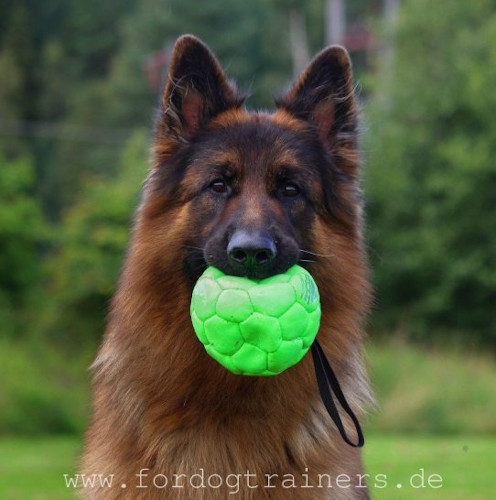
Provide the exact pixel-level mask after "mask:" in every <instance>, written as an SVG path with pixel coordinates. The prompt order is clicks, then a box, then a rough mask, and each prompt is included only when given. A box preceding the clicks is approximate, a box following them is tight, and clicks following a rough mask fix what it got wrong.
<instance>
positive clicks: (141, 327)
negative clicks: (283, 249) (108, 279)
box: [81, 37, 370, 500]
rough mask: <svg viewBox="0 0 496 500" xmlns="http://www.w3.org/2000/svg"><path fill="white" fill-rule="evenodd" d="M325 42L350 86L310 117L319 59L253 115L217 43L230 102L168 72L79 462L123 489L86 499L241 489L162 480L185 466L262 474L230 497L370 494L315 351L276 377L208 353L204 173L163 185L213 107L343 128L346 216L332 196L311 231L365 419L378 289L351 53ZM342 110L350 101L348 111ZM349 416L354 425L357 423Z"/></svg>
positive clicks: (303, 125)
mask: <svg viewBox="0 0 496 500" xmlns="http://www.w3.org/2000/svg"><path fill="white" fill-rule="evenodd" d="M198 44H200V42H199V41H198V40H196V39H194V38H193V37H183V38H181V39H180V40H179V41H178V43H177V45H176V48H175V53H174V59H173V61H172V64H171V68H170V74H171V75H174V71H176V70H177V68H178V67H179V66H180V65H181V64H182V61H183V59H184V57H185V56H184V53H185V52H187V51H188V50H193V49H195V48H196V49H197V48H198ZM196 49H195V50H196ZM205 50H206V49H205ZM327 51H331V52H328V53H326V54H324V55H323V56H322V54H321V56H320V57H321V59H322V57H325V58H328V59H329V58H330V60H332V61H334V64H336V65H338V66H339V67H343V68H345V69H344V71H341V72H337V74H339V77H340V79H338V80H339V81H338V80H337V89H338V90H339V92H341V94H340V95H338V96H337V98H335V99H333V97H332V95H331V96H330V97H329V98H328V99H324V100H319V102H318V103H317V105H316V106H313V107H312V106H310V107H311V108H312V109H313V114H312V115H311V116H303V115H301V114H299V111H298V103H297V100H298V96H299V95H300V97H301V94H302V92H303V90H304V89H303V87H304V86H305V82H306V80H307V76H308V72H310V73H311V72H312V69H311V67H310V68H309V70H307V73H306V74H303V75H302V76H301V78H300V79H299V81H298V82H297V83H296V85H295V86H294V87H293V89H292V90H291V91H290V92H289V93H288V94H287V95H286V96H285V97H284V98H283V99H282V100H281V101H279V102H278V109H277V111H276V112H275V113H273V114H267V113H253V112H248V111H246V109H245V108H244V107H243V105H242V99H240V98H239V96H238V95H237V94H236V92H235V91H234V90H233V87H232V86H231V84H229V83H228V82H227V81H226V80H224V77H223V74H222V72H221V69H220V67H219V66H218V63H217V62H216V61H215V59H213V56H211V55H210V53H208V56H206V57H211V58H212V59H211V60H210V61H209V63H210V65H211V67H213V68H214V69H215V72H216V74H215V75H214V77H215V78H217V79H218V80H219V81H220V82H221V85H223V86H224V89H223V90H224V96H225V100H224V101H223V102H222V103H221V104H222V106H223V107H224V109H220V111H219V110H217V111H215V113H214V112H213V111H212V110H210V109H207V106H206V104H205V103H201V102H200V103H198V102H197V101H198V99H201V95H196V94H195V88H194V87H189V88H188V87H187V85H186V84H185V87H184V89H181V85H182V83H184V82H178V81H174V80H173V79H171V78H170V79H169V82H168V85H167V88H166V90H165V92H164V96H165V97H164V102H163V106H162V111H161V116H160V117H159V120H158V125H157V132H156V140H155V144H154V149H153V167H152V170H151V172H150V176H149V179H148V181H147V183H146V185H145V188H144V193H143V199H142V203H141V205H140V207H139V209H138V212H137V215H136V219H135V224H134V230H133V234H132V238H131V242H130V245H129V250H128V254H127V257H126V261H125V265H124V269H123V273H122V276H121V278H120V282H119V287H118V291H117V293H116V295H115V297H114V299H113V303H112V309H111V313H110V317H109V323H108V328H107V331H106V334H105V338H104V341H103V343H102V346H101V348H100V351H99V353H98V356H97V358H96V360H95V362H94V364H93V366H92V370H93V376H94V379H93V391H94V393H93V394H94V396H93V409H94V412H93V418H92V422H91V425H90V427H89V429H88V431H87V434H86V438H85V446H84V454H83V458H82V467H81V472H82V473H84V474H86V475H91V474H101V475H110V474H112V475H113V486H112V487H111V488H106V487H103V488H85V489H84V490H81V494H82V496H83V497H84V498H88V499H89V498H97V499H100V498H101V499H114V498H116V499H117V498H119V499H121V498H122V499H127V498H129V499H132V498H149V499H155V498H178V499H187V498H203V499H218V498H229V497H230V496H231V495H229V494H228V493H229V492H230V491H232V490H230V489H229V488H228V487H227V486H225V485H224V486H223V487H221V488H212V487H206V488H198V489H194V488H192V487H188V486H187V485H186V484H187V482H186V480H185V482H184V484H185V486H184V487H183V488H172V487H171V486H170V484H169V486H168V487H165V488H157V487H154V486H153V484H152V478H153V477H154V476H155V475H161V474H163V475H165V476H167V477H168V478H169V481H172V477H173V475H174V474H186V475H187V476H188V477H189V476H191V475H192V474H197V473H199V472H200V471H201V470H203V471H204V475H205V476H206V477H207V476H209V475H211V474H219V475H220V476H221V477H222V478H225V477H226V476H228V475H229V474H244V473H246V472H247V471H249V472H250V473H253V474H255V475H256V479H255V478H254V477H253V476H252V479H251V483H250V484H252V485H253V484H254V483H255V482H256V483H258V484H259V487H258V488H250V487H248V485H247V484H246V481H245V480H242V481H241V484H240V490H239V492H238V493H237V495H232V496H233V497H235V498H240V499H243V500H244V499H263V498H270V499H287V498H295V499H306V498H308V499H319V498H336V499H341V498H343V499H352V498H353V499H355V498H368V494H367V490H366V488H365V487H356V486H361V485H365V483H366V480H365V478H362V479H360V477H359V476H360V475H361V474H363V473H364V472H363V470H362V464H361V457H360V452H359V451H358V450H357V449H354V448H351V447H350V446H348V445H347V444H346V443H344V442H343V440H342V439H341V437H340V436H339V434H338V432H337V430H336V428H335V426H334V424H333V422H332V421H331V419H330V418H329V416H328V415H327V413H326V410H325V408H324V406H323V404H322V402H321V398H320V395H319V393H318V389H317V384H316V380H315V375H314V369H313V362H312V359H311V356H310V354H308V355H307V356H305V357H304V358H303V360H302V361H301V362H300V363H299V364H297V365H296V366H294V367H292V368H290V369H288V370H287V371H285V372H283V373H282V374H280V375H278V376H273V377H243V376H237V375H233V374H231V373H229V372H228V371H227V370H225V369H224V368H223V367H222V366H221V365H219V364H218V363H217V362H216V361H214V360H213V359H211V358H210V357H209V356H208V355H207V354H206V352H205V350H204V348H203V346H202V345H201V343H200V342H199V341H198V339H197V338H196V336H195V334H194V332H193V329H192V326H191V322H190V318H189V306H190V297H191V289H192V288H191V287H192V285H191V283H190V282H189V281H188V279H187V278H186V277H185V273H184V267H183V260H184V252H185V245H186V244H187V241H188V237H189V235H191V234H195V233H198V232H201V231H204V230H205V229H204V228H201V227H197V225H196V224H195V221H194V220H193V219H192V217H191V211H192V208H191V203H192V202H191V196H190V195H189V194H188V189H189V188H188V186H190V185H191V184H192V183H194V182H195V178H194V173H193V172H189V173H186V175H185V176H184V177H183V178H182V179H181V180H180V186H179V187H177V188H176V189H175V190H167V188H166V187H163V188H162V187H159V186H162V185H161V183H162V180H163V179H162V176H161V173H160V170H161V169H162V168H163V166H164V165H167V162H168V161H169V158H172V155H174V152H175V151H176V150H177V149H178V148H180V147H182V146H181V144H184V143H187V142H188V140H189V137H191V135H192V134H194V133H195V131H196V130H197V129H198V128H199V127H201V126H203V125H202V123H203V122H204V121H205V119H206V118H205V117H208V123H209V126H211V127H224V128H225V129H228V128H229V127H230V126H231V125H232V124H234V123H241V122H244V123H256V122H257V121H263V122H267V123H272V124H275V125H277V126H280V127H286V128H288V129H291V130H292V131H295V132H297V133H299V131H301V133H308V130H309V125H308V121H311V122H312V123H313V125H312V126H314V127H316V129H317V131H318V135H319V137H320V140H321V141H322V142H323V143H326V141H327V140H328V138H329V137H332V143H331V142H330V143H329V144H326V147H327V148H328V150H329V151H330V154H332V157H333V159H334V161H335V162H336V164H337V165H338V167H339V169H340V172H341V174H342V178H340V179H336V183H335V196H336V198H337V199H338V201H339V202H340V203H339V204H338V206H337V208H336V212H335V213H334V214H330V213H329V212H328V210H327V209H326V208H325V207H324V206H323V202H322V204H321V205H322V206H318V207H316V209H315V210H316V214H317V215H316V216H315V218H314V221H313V223H312V227H311V228H310V235H309V238H310V240H311V241H312V242H313V246H312V251H313V252H314V253H315V254H317V255H320V256H322V257H321V258H318V259H317V260H318V262H316V263H314V264H311V265H310V267H309V269H310V270H311V272H312V274H313V276H314V278H315V281H316V283H317V285H318V287H319V290H320V295H321V305H322V311H323V314H322V322H321V327H320V330H319V333H318V338H319V339H320V342H321V344H322V346H323V348H324V350H325V352H326V353H327V355H328V357H329V359H330V360H331V363H332V364H333V367H334V369H335V371H336V374H337V377H338V379H339V380H340V383H341V385H342V387H343V391H344V393H345V394H346V396H347V398H348V400H349V402H350V405H351V407H352V408H353V410H354V411H355V412H356V413H357V414H358V415H362V414H363V410H364V407H365V406H366V405H367V404H368V403H369V401H370V393H369V387H368V381H367V377H366V373H365V370H364V362H363V353H362V348H363V347H362V342H363V337H364V334H363V329H362V326H363V320H364V316H365V314H366V312H367V310H368V307H369V301H370V287H369V285H368V281H367V266H366V260H365V256H364V249H363V244H362V234H361V233H362V222H361V202H360V193H359V188H358V178H359V156H358V153H357V148H356V140H355V135H354V129H355V123H354V120H355V115H356V113H355V109H354V101H353V95H352V94H353V88H352V82H351V72H350V71H349V60H348V58H347V56H346V53H345V52H344V51H343V49H340V48H331V49H327ZM332 51H334V52H332ZM318 58H319V56H317V58H316V61H317V60H318ZM336 61H337V62H336ZM336 71H337V70H336ZM177 88H179V89H181V91H183V92H184V93H187V92H190V94H189V96H190V98H191V99H190V100H189V105H190V107H188V106H187V105H183V108H182V109H179V108H178V107H177V105H176V104H175V103H174V102H172V98H171V92H172V91H174V89H176V90H177ZM303 95H304V92H303ZM183 97H184V96H183ZM308 99H311V96H310V97H308ZM319 99H320V98H319ZM195 103H196V104H195ZM300 104H301V103H300ZM303 104H304V103H303ZM222 106H221V108H222ZM339 106H345V107H346V108H345V109H342V110H339V109H338V108H339ZM181 111H182V112H183V115H186V116H185V117H184V116H183V118H182V120H183V121H181V116H178V115H179V114H180V112H181ZM339 113H340V114H339ZM343 113H344V114H343ZM338 115H339V116H342V119H343V120H344V121H343V122H342V124H341V126H340V129H339V130H337V131H335V132H336V133H334V132H333V130H332V127H333V126H334V125H333V123H334V122H335V120H334V116H338ZM330 140H331V139H329V141H330ZM315 190H316V191H319V190H320V191H322V186H320V185H317V186H315ZM316 196H317V195H316ZM319 196H321V197H322V196H323V194H322V193H320V194H319ZM343 420H345V419H343ZM346 424H347V429H348V432H349V433H350V434H353V432H354V430H353V427H352V426H349V422H346ZM142 469H148V470H146V477H145V478H144V483H145V484H146V485H147V486H148V487H147V488H137V486H138V485H139V478H138V477H137V474H138V473H139V472H140V470H142ZM266 474H277V475H278V478H277V477H276V476H273V478H272V479H273V480H272V484H274V485H276V487H275V488H264V487H263V485H265V484H266V476H265V475H266ZM302 474H308V478H309V479H308V484H309V485H313V486H315V487H314V488H301V487H297V488H287V487H283V484H282V480H283V479H284V478H289V476H288V475H293V476H294V477H295V478H296V481H297V482H298V483H299V484H301V482H302V479H301V478H302ZM318 474H324V475H329V477H330V478H331V480H332V483H331V484H332V486H333V487H332V488H327V487H321V488H318V487H316V486H318V484H319V477H318ZM339 474H345V475H346V476H348V477H350V487H348V488H338V487H337V486H336V485H335V479H336V477H337V476H338V475H339ZM285 475H286V476H285ZM323 477H327V476H323ZM159 482H160V483H161V481H159ZM321 483H322V478H321ZM123 484H125V485H126V487H122V486H121V485H123ZM285 484H286V485H287V483H285ZM323 484H324V485H327V481H326V480H324V483H323Z"/></svg>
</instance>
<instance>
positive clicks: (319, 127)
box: [144, 36, 360, 281]
mask: <svg viewBox="0 0 496 500" xmlns="http://www.w3.org/2000/svg"><path fill="white" fill-rule="evenodd" d="M243 102H244V99H243V97H242V96H241V95H240V94H239V93H238V91H237V90H236V88H235V87H234V85H232V84H231V83H230V82H229V81H228V80H227V78H226V77H225V75H224V73H223V71H222V69H221V68H220V66H219V64H218V62H217V60H216V59H215V58H214V56H213V55H212V53H211V52H210V51H209V49H208V48H207V47H206V46H205V45H204V44H203V43H202V42H200V41H199V40H198V39H196V38H194V37H192V36H184V37H181V38H180V39H179V40H178V41H177V43H176V46H175V48H174V53H173V57H172V61H171V65H170V68H169V75H168V80H167V84H166V87H165V90H164V94H163V97H162V105H161V109H160V111H159V115H158V118H157V124H156V138H155V143H154V166H153V171H152V175H151V177H150V179H149V181H148V186H147V190H146V191H145V197H146V199H145V204H144V207H145V208H144V210H145V211H147V212H146V214H145V216H146V217H148V218H149V219H153V218H155V220H157V221H159V220H160V216H161V215H163V214H164V213H165V212H167V211H169V212H170V210H171V209H173V208H176V212H175V213H176V214H177V215H176V217H178V218H179V217H180V218H181V224H183V225H187V229H186V228H183V229H184V230H183V232H182V238H183V241H182V242H181V243H182V249H183V251H184V255H185V256H186V257H185V258H184V259H183V261H182V262H181V265H183V266H184V267H185V270H186V272H187V274H188V275H189V276H190V278H191V279H192V280H193V281H194V280H196V279H197V278H198V277H199V275H200V274H201V272H202V271H203V270H204V269H205V267H206V266H207V265H213V266H216V267H218V268H219V269H221V270H222V271H224V272H225V273H227V274H234V275H242V276H249V277H253V278H263V277H267V276H270V275H273V274H277V273H282V272H284V271H286V270H287V269H288V268H289V267H291V266H292V265H294V264H296V263H301V264H302V265H303V266H306V267H308V266H307V264H308V263H309V262H311V261H314V260H316V259H318V258H319V256H318V255H316V253H317V250H319V248H320V247H319V248H318V247H316V246H315V242H314V240H315V226H316V220H317V219H320V220H321V221H326V222H327V226H328V227H331V226H332V227H333V228H334V229H333V230H334V231H335V232H336V233H341V234H346V235H347V237H348V238H350V239H352V240H354V239H355V238H356V237H357V235H358V234H359V229H360V227H359V226H360V224H359V219H360V216H359V206H360V200H359V190H358V188H357V176H358V174H357V168H358V157H357V154H356V131H355V129H356V115H355V103H354V97H353V85H352V76H351V68H350V61H349V58H348V55H347V53H346V51H345V50H344V49H342V48H340V47H330V48H327V49H325V50H324V51H322V52H321V53H320V54H318V55H317V56H316V57H315V59H314V60H313V61H312V62H311V63H310V65H309V67H308V68H307V70H306V71H305V72H304V73H303V74H302V75H301V76H300V78H299V79H298V81H297V82H296V84H295V85H294V86H293V87H292V88H291V89H290V90H289V91H288V92H287V93H286V95H285V96H284V97H282V98H281V99H279V100H278V101H277V102H276V106H277V109H276V111H275V112H274V113H272V114H269V113H265V112H248V111H247V110H246V109H245V108H244V105H243ZM146 200H148V203H147V202H146ZM178 207H181V210H179V208H178ZM178 210H179V211H178ZM172 212H174V211H172ZM178 214H180V215H178ZM161 223H164V224H174V223H175V221H173V220H170V221H168V222H165V221H163V222H157V223H156V226H157V225H160V224H161ZM166 247H167V241H165V240H164V248H163V251H164V252H166V251H167V248H166Z"/></svg>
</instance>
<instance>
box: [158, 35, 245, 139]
mask: <svg viewBox="0 0 496 500" xmlns="http://www.w3.org/2000/svg"><path fill="white" fill-rule="evenodd" d="M243 101H244V99H243V98H242V97H241V96H240V95H239V94H238V92H237V90H236V88H235V87H234V85H232V84H231V83H230V82H229V81H228V80H227V78H226V76H225V75H224V72H223V71H222V69H221V67H220V65H219V63H218V62H217V59H216V58H215V56H214V55H213V54H212V52H210V50H209V49H208V47H207V46H206V45H205V44H204V43H203V42H201V41H200V40H199V39H198V38H196V37H194V36H191V35H184V36H182V37H180V38H179V39H178V40H177V42H176V44H175V46H174V50H173V54H172V58H171V63H170V67H169V74H168V78H167V83H166V85H165V89H164V93H163V95H162V109H161V116H160V117H159V121H160V122H161V123H159V128H161V129H162V132H165V133H166V134H168V135H169V139H171V138H176V139H178V140H181V141H185V140H186V141H187V140H188V139H190V138H191V137H192V136H193V135H194V134H195V132H196V131H197V130H198V129H199V128H200V127H202V125H204V124H205V123H206V122H207V121H208V120H209V119H210V118H213V117H214V116H215V115H217V114H218V113H220V112H222V111H225V110H226V109H229V108H231V107H239V106H241V105H242V104H243ZM164 128H165V130H164ZM171 136H172V137H171Z"/></svg>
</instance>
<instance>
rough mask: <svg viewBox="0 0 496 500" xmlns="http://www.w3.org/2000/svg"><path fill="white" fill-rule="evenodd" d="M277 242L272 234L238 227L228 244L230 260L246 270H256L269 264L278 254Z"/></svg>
mask: <svg viewBox="0 0 496 500" xmlns="http://www.w3.org/2000/svg"><path fill="white" fill-rule="evenodd" d="M276 253H277V250H276V244H275V241H274V238H272V237H271V236H269V235H267V234H264V233H261V232H256V231H247V230H244V229H238V230H236V231H235V232H234V234H233V235H232V236H231V239H230V240H229V243H228V245H227V255H228V256H229V261H230V262H231V264H234V265H235V266H237V267H240V266H241V267H242V268H243V269H246V270H256V269H258V268H261V267H263V266H264V265H266V264H268V263H269V262H270V261H272V260H273V259H274V257H275V256H276Z"/></svg>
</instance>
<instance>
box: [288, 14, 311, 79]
mask: <svg viewBox="0 0 496 500" xmlns="http://www.w3.org/2000/svg"><path fill="white" fill-rule="evenodd" d="M289 35H290V41H291V55H292V57H293V72H294V74H295V75H299V74H300V73H301V72H302V71H303V70H304V69H305V67H306V65H307V64H308V61H309V59H310V57H309V50H308V39H307V28H306V23H305V14H304V12H303V9H301V8H300V9H299V8H293V9H291V10H290V12H289Z"/></svg>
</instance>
